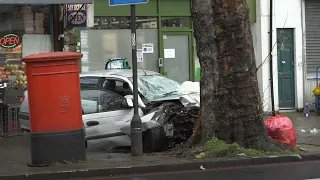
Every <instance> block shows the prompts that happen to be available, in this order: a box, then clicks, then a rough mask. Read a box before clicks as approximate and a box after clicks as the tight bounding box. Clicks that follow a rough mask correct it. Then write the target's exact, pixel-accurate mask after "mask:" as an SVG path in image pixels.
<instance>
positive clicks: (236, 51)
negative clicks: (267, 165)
mask: <svg viewBox="0 0 320 180" xmlns="http://www.w3.org/2000/svg"><path fill="white" fill-rule="evenodd" d="M192 18H193V24H194V33H195V39H196V47H197V55H198V57H199V62H200V67H201V80H200V86H201V110H200V118H199V121H198V122H199V123H198V124H197V127H196V128H195V133H194V135H193V137H195V136H197V135H200V134H201V141H202V142H205V141H207V140H210V139H211V138H212V137H217V138H218V139H220V140H223V141H225V142H227V143H233V142H237V143H239V144H240V145H241V146H243V147H246V148H254V149H258V150H265V151H280V150H284V149H287V148H288V146H286V145H283V144H281V143H278V142H276V141H273V140H271V139H270V138H269V137H268V136H267V134H266V130H265V127H264V122H263V111H262V106H261V98H260V93H259V88H258V81H257V75H256V70H257V68H256V63H255V56H254V48H253V43H252V35H251V29H250V22H249V8H248V6H247V3H246V1H245V0H192Z"/></svg>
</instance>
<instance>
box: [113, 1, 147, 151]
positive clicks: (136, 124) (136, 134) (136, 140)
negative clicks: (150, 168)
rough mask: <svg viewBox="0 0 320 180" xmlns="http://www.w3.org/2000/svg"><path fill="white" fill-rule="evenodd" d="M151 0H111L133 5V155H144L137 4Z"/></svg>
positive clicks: (117, 4)
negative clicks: (139, 85)
mask: <svg viewBox="0 0 320 180" xmlns="http://www.w3.org/2000/svg"><path fill="white" fill-rule="evenodd" d="M148 1H149V0H109V5H110V6H120V5H130V6H131V48H132V74H133V107H134V115H133V117H132V121H131V155H132V156H142V154H143V151H142V127H141V118H140V116H139V105H138V67H137V42H136V4H144V3H148Z"/></svg>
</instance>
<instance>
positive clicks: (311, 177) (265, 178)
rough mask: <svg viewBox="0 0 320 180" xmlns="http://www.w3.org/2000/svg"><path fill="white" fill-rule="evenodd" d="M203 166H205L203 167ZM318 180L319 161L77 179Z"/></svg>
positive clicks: (319, 172)
mask: <svg viewBox="0 0 320 180" xmlns="http://www.w3.org/2000/svg"><path fill="white" fill-rule="evenodd" d="M204 168H205V167H204ZM109 179H110V180H320V161H312V162H299V163H288V164H271V165H258V166H243V167H235V168H218V169H205V170H200V168H199V170H194V171H180V172H163V173H149V174H137V175H128V176H113V177H97V178H82V179H81V178H80V179H77V180H109Z"/></svg>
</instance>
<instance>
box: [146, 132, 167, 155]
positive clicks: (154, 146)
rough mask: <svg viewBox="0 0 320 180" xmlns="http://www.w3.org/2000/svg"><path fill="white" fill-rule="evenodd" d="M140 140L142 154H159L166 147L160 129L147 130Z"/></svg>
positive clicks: (163, 135) (163, 134)
mask: <svg viewBox="0 0 320 180" xmlns="http://www.w3.org/2000/svg"><path fill="white" fill-rule="evenodd" d="M142 139H143V141H142V142H143V152H144V153H151V152H159V151H161V150H163V149H164V148H165V147H166V145H165V142H166V141H165V139H166V137H165V133H164V130H163V128H162V127H155V128H152V129H148V130H147V131H145V132H144V133H143V136H142Z"/></svg>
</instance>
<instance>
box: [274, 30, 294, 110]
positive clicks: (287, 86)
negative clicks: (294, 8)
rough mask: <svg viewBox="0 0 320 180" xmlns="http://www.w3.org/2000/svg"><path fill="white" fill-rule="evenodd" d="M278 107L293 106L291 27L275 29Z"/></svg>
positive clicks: (292, 44) (286, 107) (292, 40)
mask: <svg viewBox="0 0 320 180" xmlns="http://www.w3.org/2000/svg"><path fill="white" fill-rule="evenodd" d="M277 40H278V41H277V44H278V46H277V51H278V86H279V89H278V92H279V108H280V109H293V108H295V87H294V81H295V79H294V39H293V29H283V28H282V29H277Z"/></svg>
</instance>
